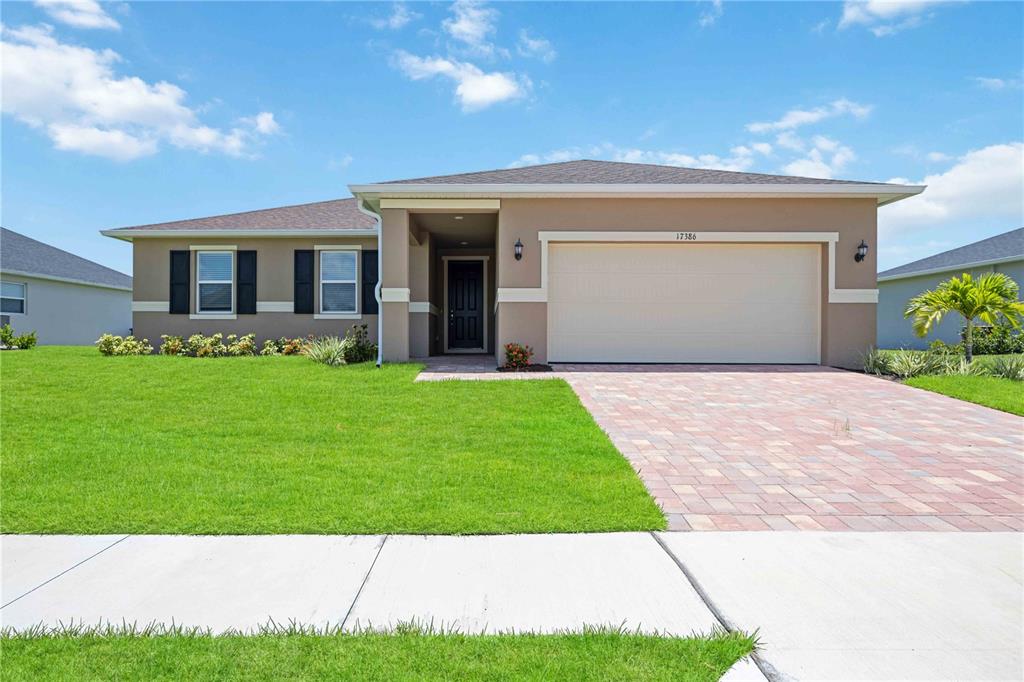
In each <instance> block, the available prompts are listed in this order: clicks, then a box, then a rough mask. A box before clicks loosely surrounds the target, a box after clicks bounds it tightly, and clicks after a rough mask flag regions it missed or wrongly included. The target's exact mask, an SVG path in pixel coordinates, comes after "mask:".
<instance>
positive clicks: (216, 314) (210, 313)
mask: <svg viewBox="0 0 1024 682" xmlns="http://www.w3.org/2000/svg"><path fill="white" fill-rule="evenodd" d="M204 253H229V254H231V279H230V280H227V281H225V280H222V279H202V280H201V279H199V258H200V257H201V256H202V255H203V254H204ZM202 284H228V285H230V286H231V310H206V311H204V310H203V309H202V308H201V307H200V305H201V299H200V298H199V287H200V285H202ZM189 317H191V318H192V319H207V320H234V319H236V317H235V249H234V247H224V248H217V249H210V248H207V249H204V250H202V251H196V312H195V313H194V314H193V315H190V316H189Z"/></svg>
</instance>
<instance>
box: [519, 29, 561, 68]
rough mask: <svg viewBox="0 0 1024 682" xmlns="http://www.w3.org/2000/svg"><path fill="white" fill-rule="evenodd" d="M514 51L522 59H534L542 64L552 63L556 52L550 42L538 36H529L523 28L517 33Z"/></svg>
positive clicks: (556, 55) (556, 54)
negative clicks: (517, 39)
mask: <svg viewBox="0 0 1024 682" xmlns="http://www.w3.org/2000/svg"><path fill="white" fill-rule="evenodd" d="M516 51H517V52H519V54H520V55H522V56H523V57H536V58H538V59H540V60H541V61H543V62H553V61H554V60H555V58H556V57H558V52H556V51H555V48H554V47H552V45H551V41H550V40H547V39H546V38H541V37H540V36H536V37H534V36H531V35H530V32H529V31H527V30H526V29H525V28H524V29H522V30H520V31H519V43H518V44H517V45H516Z"/></svg>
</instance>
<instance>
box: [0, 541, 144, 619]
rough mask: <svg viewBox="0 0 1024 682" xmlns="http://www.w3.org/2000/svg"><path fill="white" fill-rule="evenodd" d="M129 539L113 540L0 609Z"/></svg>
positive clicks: (0, 607) (0, 606)
mask: <svg viewBox="0 0 1024 682" xmlns="http://www.w3.org/2000/svg"><path fill="white" fill-rule="evenodd" d="M130 537H131V535H125V536H124V537H123V538H120V539H119V540H115V541H114V542H112V543H110V544H109V545H107V546H106V547H104V548H103V549H101V550H100V551H98V552H96V553H95V554H92V555H90V556H87V557H85V558H84V559H82V560H81V561H79V562H78V563H77V564H75V565H74V566H71V567H69V568H66V569H64V570H63V571H61V572H60V573H58V574H57V575H55V576H53V577H52V578H50V579H49V580H45V581H43V582H41V583H39V584H38V585H36V586H35V587H33V588H32V589H31V590H29V591H28V592H26V593H25V594H22V595H19V596H17V597H15V598H14V599H12V600H11V601H9V602H7V603H6V604H3V605H0V609H5V608H7V607H8V606H10V605H11V604H13V603H14V602H16V601H18V600H19V599H21V598H22V597H27V596H28V595H30V594H32V593H33V592H35V591H36V590H38V589H39V588H40V587H45V586H46V585H49V584H50V583H52V582H53V581H54V580H56V579H57V578H59V577H61V576H62V575H64V574H65V573H68V572H69V571H73V570H75V569H76V568H78V567H79V566H81V565H82V564H84V563H85V562H86V561H89V560H90V559H95V558H96V557H98V556H99V555H100V554H103V553H104V552H106V551H107V550H108V549H110V548H111V547H113V546H114V545H117V544H119V543H121V542H124V541H125V540H127V539H128V538H130Z"/></svg>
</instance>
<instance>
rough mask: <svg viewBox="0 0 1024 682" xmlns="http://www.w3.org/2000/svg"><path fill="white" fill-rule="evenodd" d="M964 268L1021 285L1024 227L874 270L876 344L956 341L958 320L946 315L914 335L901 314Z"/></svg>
mask: <svg viewBox="0 0 1024 682" xmlns="http://www.w3.org/2000/svg"><path fill="white" fill-rule="evenodd" d="M965 272H969V273H971V274H972V275H974V276H977V275H980V274H982V273H985V272H1002V273H1004V274H1006V275H1008V276H1009V277H1011V278H1012V279H1013V281H1015V282H1016V283H1017V284H1018V285H1020V286H1022V287H1024V228H1020V229H1018V230H1011V231H1009V232H1005V233H1003V234H1000V235H996V236H995V237H989V238H988V239H982V240H981V241H980V242H974V243H973V244H968V245H967V246H961V247H960V248H958V249H952V250H950V251H944V252H942V253H939V254H936V255H934V256H929V257H928V258H922V259H921V260H917V261H914V262H913V263H907V264H906V265H901V266H899V267H896V268H892V269H891V270H886V271H885V272H880V273H878V294H879V295H878V347H879V348H918V349H921V348H927V347H928V344H929V343H931V342H932V341H935V340H937V339H938V340H941V341H944V342H946V343H949V344H954V343H959V342H960V329H961V327H962V326H963V320H962V319H961V318H960V316H959V315H949V316H947V317H946V318H945V319H944V320H942V322H941V324H939V325H938V327H936V328H935V329H933V330H932V331H931V332H930V333H929V334H928V336H926V337H924V338H921V337H919V336H917V335H916V334H914V330H913V329H912V328H911V326H910V320H908V319H905V318H904V317H903V311H904V310H906V308H907V301H909V300H910V299H911V298H913V297H914V296H917V295H918V294H920V293H921V292H923V291H927V290H928V289H934V288H935V287H936V285H938V284H939V282H942V281H945V280H947V279H949V278H950V277H953V276H957V275H962V274H963V273H965Z"/></svg>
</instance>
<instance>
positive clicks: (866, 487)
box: [556, 365, 1024, 531]
mask: <svg viewBox="0 0 1024 682" xmlns="http://www.w3.org/2000/svg"><path fill="white" fill-rule="evenodd" d="M557 369H558V372H557V373H556V374H557V375H560V376H561V377H562V378H565V379H566V380H567V381H569V383H570V384H571V385H572V386H573V388H574V389H575V390H576V392H577V394H579V396H580V398H581V400H582V401H583V404H584V405H586V407H587V408H588V409H589V410H590V411H591V413H593V415H594V417H595V418H596V419H597V422H598V423H599V424H600V425H601V427H602V428H604V430H605V431H607V432H608V434H609V435H610V436H611V438H612V440H613V441H614V443H615V444H616V446H618V448H619V450H621V451H622V453H623V454H624V455H625V456H626V457H627V458H629V460H630V462H632V463H633V465H634V466H635V467H636V469H637V470H638V472H639V473H640V477H641V478H642V479H643V481H644V483H645V484H646V485H647V487H648V489H649V490H650V491H651V493H652V494H653V495H654V497H655V498H656V499H657V501H658V502H659V503H660V504H661V506H662V508H663V509H664V511H665V513H666V515H667V516H668V519H669V527H670V528H671V529H675V530H686V529H692V530H757V529H760V530H768V529H777V530H796V529H801V530H822V529H824V530H947V531H949V530H973V531H981V530H1017V531H1020V530H1024V419H1022V418H1020V417H1016V416H1013V415H1010V414H1005V413H1002V412H998V411H996V410H991V409H988V408H985V407H980V406H978V405H973V404H971V403H966V402H963V401H960V400H955V399H953V398H947V397H945V396H941V395H938V394H934V393H928V392H926V391H922V390H918V389H914V388H910V387H909V386H904V385H902V384H898V383H895V382H891V381H887V380H884V379H879V378H875V377H870V376H865V375H863V374H857V373H854V372H844V371H841V370H833V369H827V368H821V367H779V366H763V367H759V366H742V367H740V366H732V367H730V366H694V365H686V366H665V365H663V366H607V367H604V366H595V365H577V366H570V365H560V366H558V367H557Z"/></svg>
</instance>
